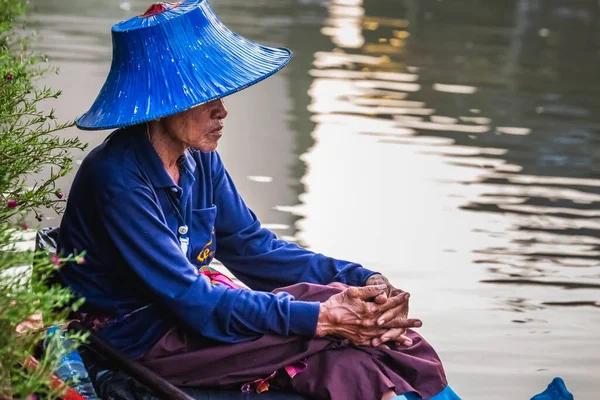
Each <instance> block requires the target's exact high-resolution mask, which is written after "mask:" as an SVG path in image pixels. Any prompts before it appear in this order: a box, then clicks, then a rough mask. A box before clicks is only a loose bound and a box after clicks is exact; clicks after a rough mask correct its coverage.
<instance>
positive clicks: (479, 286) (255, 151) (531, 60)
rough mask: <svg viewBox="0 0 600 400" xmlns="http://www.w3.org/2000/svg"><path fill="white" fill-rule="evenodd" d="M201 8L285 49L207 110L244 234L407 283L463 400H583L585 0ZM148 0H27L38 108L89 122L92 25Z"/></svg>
mask: <svg viewBox="0 0 600 400" xmlns="http://www.w3.org/2000/svg"><path fill="white" fill-rule="evenodd" d="M542 3H543V4H542ZM212 5H213V8H214V9H215V10H216V12H217V14H218V15H219V16H220V18H221V19H222V20H223V21H224V22H225V23H226V24H227V25H228V26H229V27H230V28H231V29H233V30H234V31H236V32H238V33H240V34H242V35H244V36H246V37H248V38H251V39H253V40H256V41H259V42H262V43H265V44H270V45H276V46H285V47H288V48H290V49H291V50H292V51H294V53H295V58H294V60H293V61H292V62H291V64H290V65H289V66H287V67H286V68H285V69H284V70H283V71H281V72H280V73H278V74H277V75H275V76H274V77H272V78H270V79H268V80H266V81H264V82H263V83H260V84H259V85H256V86H254V87H252V88H250V89H247V90H245V91H243V92H241V93H238V94H236V95H233V96H231V97H230V98H228V99H227V106H228V108H229V117H228V118H227V120H226V129H225V136H224V138H223V139H222V142H221V144H220V152H221V154H222V157H223V159H224V161H225V164H226V166H227V167H228V169H229V171H230V173H231V174H232V176H233V177H234V180H235V181H236V183H237V185H238V188H239V190H240V191H241V192H242V194H243V195H244V197H245V199H246V201H247V203H248V204H249V205H250V206H251V207H252V208H253V209H254V210H255V212H256V213H257V214H258V216H259V217H260V218H261V221H262V222H263V224H264V225H265V226H267V227H270V228H271V229H273V230H274V231H275V232H277V233H278V235H280V236H281V237H284V238H286V239H288V240H292V241H296V242H298V243H300V244H302V245H305V246H308V247H310V248H311V249H313V250H316V251H319V252H323V253H326V254H329V255H332V256H336V257H339V258H343V259H350V260H355V261H359V262H361V263H363V264H364V265H365V266H367V267H369V268H371V269H375V270H378V271H381V272H382V273H384V274H386V275H387V276H388V277H389V278H390V279H391V280H393V281H394V282H395V283H396V284H397V286H398V287H401V288H403V289H406V290H408V291H410V292H411V293H412V298H411V302H412V304H411V308H412V312H413V315H414V316H416V317H420V318H422V319H423V320H424V322H425V326H424V327H423V328H422V329H421V333H422V334H423V335H424V336H425V337H426V338H427V339H428V340H429V341H430V342H431V343H432V344H433V345H434V346H435V348H436V349H437V350H438V352H439V353H440V355H441V357H442V359H443V361H444V363H445V367H446V370H447V373H448V376H449V380H450V382H451V384H452V385H453V386H454V387H455V389H456V391H457V392H458V393H459V394H460V395H461V396H463V398H465V399H488V400H492V399H493V400H495V399H497V400H506V399H528V398H529V397H531V395H533V394H535V393H537V392H539V391H541V390H542V389H543V388H544V387H545V385H546V384H547V383H548V382H549V381H550V380H551V379H552V378H553V377H554V376H562V377H563V378H564V379H565V381H566V382H567V385H568V387H569V388H570V389H571V390H572V391H573V392H574V394H575V395H576V398H577V399H596V398H598V395H597V394H596V392H598V391H599V390H600V346H599V345H598V344H597V338H598V335H599V333H600V290H599V289H600V262H599V259H600V258H599V255H600V220H599V219H598V217H599V216H600V207H599V206H600V175H599V172H600V171H599V169H600V167H599V165H600V163H599V162H600V150H598V149H599V147H598V146H599V145H600V143H599V142H600V117H599V116H598V115H599V114H597V113H596V112H595V111H596V110H597V109H598V108H600V103H599V101H598V96H599V94H600V77H599V76H600V74H599V71H600V61H599V60H600V58H599V57H600V47H599V45H598V35H597V32H598V24H599V16H600V8H599V5H598V2H597V1H595V0H594V1H592V0H589V1H588V0H578V1H575V2H574V1H567V0H562V1H561V0H543V1H542V0H537V1H536V0H486V1H479V0H453V1H449V0H438V1H436V0H404V1H403V0H332V1H328V2H327V1H324V0H253V1H248V0H214V1H213V2H212ZM147 6H148V3H147V2H145V1H140V0H135V1H133V2H126V1H120V0H107V1H102V2H99V1H92V0H78V1H74V0H72V1H66V0H61V1H51V0H32V9H33V13H32V20H34V21H36V22H35V24H36V29H37V33H38V38H39V41H38V44H37V45H38V47H39V48H40V49H41V50H43V51H44V52H46V53H47V54H48V55H49V57H50V60H51V61H52V63H53V64H54V65H55V66H58V67H60V69H61V72H60V74H58V75H50V76H48V77H47V78H46V79H45V80H44V83H45V84H49V85H51V86H53V87H55V88H60V89H62V90H63V96H62V97H60V98H59V99H58V100H56V101H55V102H54V104H53V105H54V107H55V108H56V111H57V116H58V117H60V118H63V119H73V118H75V117H76V116H77V115H79V114H81V113H83V112H85V111H86V110H87V107H89V105H91V103H92V101H93V100H94V98H95V96H96V94H97V93H98V90H99V88H100V87H101V85H102V83H103V82H104V79H105V76H106V73H107V71H108V68H109V65H110V57H111V49H110V46H111V44H110V26H111V25H112V24H113V23H115V22H117V21H118V20H120V19H124V18H127V17H130V16H133V15H136V14H140V13H142V12H143V11H144V10H145V9H146V7H147ZM106 134H107V132H97V133H90V132H79V131H77V130H75V129H72V130H69V131H67V132H65V133H64V135H66V136H72V135H80V137H81V138H82V139H83V140H84V141H87V142H89V143H90V146H91V147H93V146H95V145H97V144H99V143H100V142H101V141H102V140H103V139H104V137H105V136H106ZM82 157H83V154H77V155H76V158H77V159H78V160H80V159H81V158H82ZM63 184H64V187H63V188H64V189H65V191H66V192H68V185H69V182H68V181H65V182H63ZM44 224H46V225H56V224H58V221H57V220H56V219H48V220H46V221H44Z"/></svg>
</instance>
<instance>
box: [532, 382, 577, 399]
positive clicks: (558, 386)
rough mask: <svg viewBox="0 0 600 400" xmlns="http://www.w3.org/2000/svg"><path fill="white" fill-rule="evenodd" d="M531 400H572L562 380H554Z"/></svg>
mask: <svg viewBox="0 0 600 400" xmlns="http://www.w3.org/2000/svg"><path fill="white" fill-rule="evenodd" d="M531 400H573V395H572V394H571V393H570V392H569V391H568V390H567V387H566V386H565V382H564V381H563V380H562V379H560V378H554V380H553V381H552V382H550V384H549V385H548V387H547V388H546V390H544V391H543V392H542V393H540V394H536V395H535V396H533V397H532V398H531Z"/></svg>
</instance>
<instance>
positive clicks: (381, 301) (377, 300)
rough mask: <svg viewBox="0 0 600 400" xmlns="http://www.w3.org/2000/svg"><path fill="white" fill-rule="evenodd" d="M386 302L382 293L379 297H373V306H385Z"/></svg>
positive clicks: (385, 296) (386, 298) (385, 297)
mask: <svg viewBox="0 0 600 400" xmlns="http://www.w3.org/2000/svg"><path fill="white" fill-rule="evenodd" d="M386 301H388V297H387V294H386V293H382V294H380V295H379V296H377V297H375V304H385V303H386Z"/></svg>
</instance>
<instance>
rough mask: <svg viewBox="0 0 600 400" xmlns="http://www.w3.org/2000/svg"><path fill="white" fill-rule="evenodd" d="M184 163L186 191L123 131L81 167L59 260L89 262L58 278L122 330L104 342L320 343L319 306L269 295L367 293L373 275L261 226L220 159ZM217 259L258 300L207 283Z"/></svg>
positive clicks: (132, 346) (192, 155)
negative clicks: (189, 335) (177, 330)
mask: <svg viewBox="0 0 600 400" xmlns="http://www.w3.org/2000/svg"><path fill="white" fill-rule="evenodd" d="M179 161H180V163H179V166H180V180H179V184H178V185H177V184H175V183H174V181H173V179H172V178H171V177H170V175H169V174H168V173H167V171H166V169H165V168H164V166H163V164H162V162H161V160H160V158H159V157H158V155H157V154H156V152H155V150H154V148H153V147H152V145H151V144H150V142H149V141H148V139H147V138H146V135H145V127H143V126H137V127H131V128H128V129H124V130H118V131H116V132H114V133H113V134H112V135H111V136H110V137H109V138H108V139H107V140H106V141H105V142H104V143H103V144H101V145H100V146H98V147H97V148H96V149H94V150H93V151H92V152H90V154H89V155H88V156H87V157H86V158H85V160H84V161H83V163H82V164H81V167H80V169H79V171H78V173H77V175H76V177H75V180H74V182H73V185H72V188H71V191H70V195H69V200H68V202H67V208H66V211H65V214H64V216H63V219H62V223H61V229H60V237H59V248H60V250H61V252H62V253H63V254H71V253H72V254H75V253H77V252H80V251H82V250H85V251H86V255H85V263H84V264H82V265H78V264H69V265H67V266H65V267H64V268H62V269H61V270H60V276H61V279H62V281H63V282H64V283H66V284H67V285H69V286H70V287H71V288H72V289H73V290H74V291H75V293H76V294H77V295H79V296H82V297H84V298H85V299H86V302H85V305H84V311H87V312H89V313H91V314H97V315H103V316H107V317H110V318H111V319H113V320H116V321H117V322H114V323H112V324H109V325H108V326H106V327H104V328H103V329H101V331H100V332H99V334H100V335H101V336H102V337H103V338H104V339H105V340H107V341H108V342H109V343H111V344H112V345H113V346H115V347H117V348H119V349H121V350H123V351H124V352H126V353H127V354H128V355H129V356H130V357H133V358H136V357H139V356H141V355H142V354H143V353H144V352H146V351H147V350H148V349H149V348H150V347H151V346H152V345H153V344H154V343H156V342H157V341H158V339H160V337H161V336H162V335H164V334H165V333H166V332H167V330H168V329H169V328H170V327H172V326H173V325H175V324H184V325H186V326H187V327H188V328H191V329H193V330H195V331H197V332H198V333H199V334H201V335H204V336H206V337H209V338H212V339H215V340H218V341H222V342H230V343H234V342H240V341H244V340H252V339H255V338H257V337H259V336H260V335H262V334H264V333H274V334H278V335H302V336H306V337H312V336H313V335H314V333H315V329H316V324H317V319H318V314H319V304H318V303H311V302H303V301H296V300H294V298H293V297H292V296H290V295H288V294H283V293H281V294H277V295H275V294H272V293H268V292H269V291H271V290H273V289H275V288H277V287H282V286H286V285H290V284H294V283H297V282H313V283H322V284H326V283H329V282H333V281H338V282H342V283H346V284H349V285H355V286H362V285H363V284H364V283H365V281H366V280H367V278H368V277H369V276H370V275H372V274H373V272H371V271H369V270H367V269H365V268H363V267H361V266H360V265H358V264H355V263H350V262H347V261H341V260H336V259H333V258H330V257H326V256H324V255H322V254H315V253H313V252H310V251H308V250H306V249H303V248H300V247H298V246H297V245H295V244H290V243H287V242H285V241H282V240H278V239H277V237H276V236H275V235H274V234H273V233H272V232H270V231H269V230H267V229H264V228H262V227H261V225H260V222H259V221H258V219H257V218H256V216H255V215H254V214H253V213H252V211H250V210H249V209H248V207H247V206H246V204H245V203H244V201H243V200H242V198H241V196H240V195H239V193H238V192H237V190H236V188H235V186H234V184H233V182H232V180H231V177H230V176H229V174H228V173H227V171H226V170H225V168H224V166H223V164H222V162H221V159H220V157H219V155H218V153H216V152H210V153H202V152H199V151H188V152H186V154H185V155H184V156H182V157H181V158H180V160H179ZM186 242H187V245H186ZM184 252H185V253H184ZM215 257H216V258H217V259H218V260H219V261H221V262H222V263H223V264H224V265H225V266H226V267H227V268H228V269H229V270H230V271H232V273H234V274H235V276H237V277H238V278H239V279H240V280H241V281H242V282H244V283H245V284H246V285H248V287H250V288H251V289H253V290H242V289H230V288H228V287H225V286H224V285H219V284H211V283H210V282H209V280H208V278H206V277H205V276H203V275H198V273H197V268H199V267H201V266H204V265H208V264H209V263H210V262H211V261H212V259H213V258H215ZM147 305H150V306H149V307H147V308H143V307H144V306H147ZM140 308H143V309H142V310H141V311H137V312H134V313H133V314H132V311H135V310H139V309H140ZM129 314H131V315H129ZM125 315H128V316H127V318H122V317H123V316H125Z"/></svg>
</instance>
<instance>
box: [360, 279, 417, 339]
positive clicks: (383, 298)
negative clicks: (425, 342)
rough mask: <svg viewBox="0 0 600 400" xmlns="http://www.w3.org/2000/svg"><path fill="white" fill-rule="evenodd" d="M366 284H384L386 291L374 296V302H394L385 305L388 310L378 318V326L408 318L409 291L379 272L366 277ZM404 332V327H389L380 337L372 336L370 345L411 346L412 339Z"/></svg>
mask: <svg viewBox="0 0 600 400" xmlns="http://www.w3.org/2000/svg"><path fill="white" fill-rule="evenodd" d="M366 285H385V286H386V292H385V293H383V294H381V295H379V296H377V297H376V298H375V302H376V303H377V304H385V303H386V302H388V301H393V302H394V303H393V304H390V306H393V305H394V304H395V305H396V306H395V307H391V308H389V307H386V308H387V309H388V310H389V311H388V312H387V314H385V315H383V316H381V317H380V318H379V320H378V322H381V323H378V326H386V322H387V321H390V320H392V319H400V320H402V319H404V320H406V319H408V299H409V298H410V294H409V293H407V292H404V291H402V290H400V289H397V288H395V287H394V286H393V285H392V284H391V283H390V281H389V280H388V279H387V278H386V277H385V276H383V275H381V274H375V275H371V276H370V277H369V279H367V282H366ZM399 296H400V297H399ZM394 298H397V300H394ZM420 326H422V323H421V324H419V325H418V326H416V327H420ZM405 333H406V329H405V328H391V329H390V330H389V331H387V332H386V333H385V334H383V335H382V336H381V337H378V338H374V339H373V340H372V341H371V345H372V346H375V347H377V346H384V347H386V348H389V347H387V346H386V345H383V343H386V342H396V343H400V344H403V345H405V346H411V345H412V340H410V338H408V337H407V336H405V335H404V334H405Z"/></svg>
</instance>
